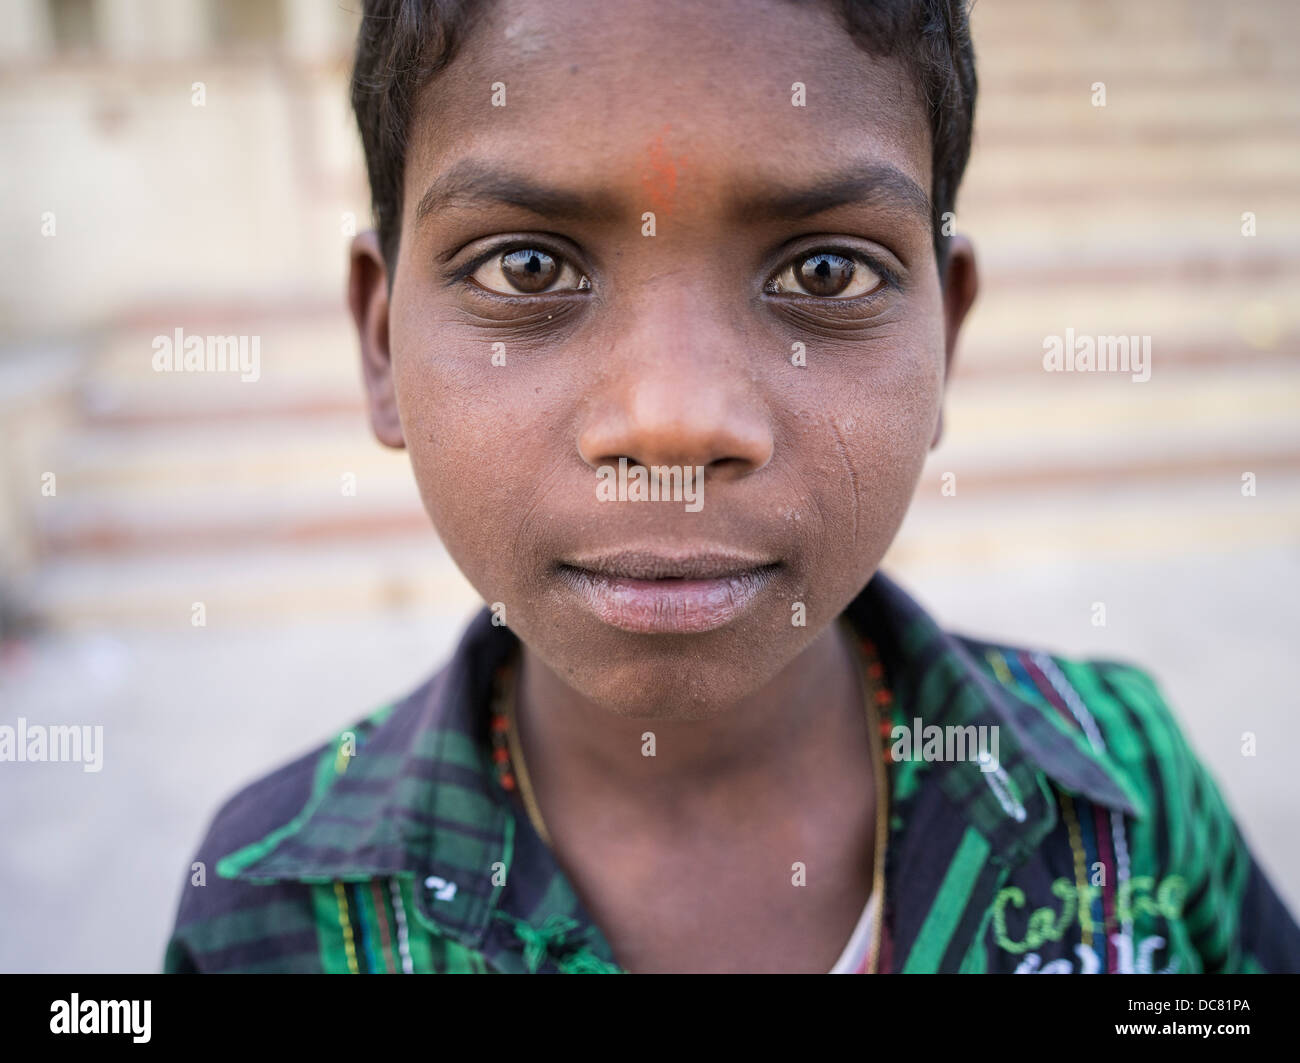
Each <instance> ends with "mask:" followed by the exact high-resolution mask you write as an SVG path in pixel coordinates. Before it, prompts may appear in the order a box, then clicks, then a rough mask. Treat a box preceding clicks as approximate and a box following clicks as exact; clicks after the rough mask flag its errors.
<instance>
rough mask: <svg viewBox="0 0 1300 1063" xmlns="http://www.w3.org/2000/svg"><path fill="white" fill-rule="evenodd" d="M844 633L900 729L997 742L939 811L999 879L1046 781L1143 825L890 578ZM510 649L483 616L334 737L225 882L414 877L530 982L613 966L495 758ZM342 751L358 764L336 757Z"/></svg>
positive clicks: (427, 897)
mask: <svg viewBox="0 0 1300 1063" xmlns="http://www.w3.org/2000/svg"><path fill="white" fill-rule="evenodd" d="M846 617H847V619H848V620H849V621H850V623H851V624H853V626H854V627H855V628H857V629H858V630H859V631H861V632H862V633H863V634H865V635H868V636H869V637H871V638H872V639H873V640H875V641H876V643H877V646H878V647H879V649H880V651H881V656H882V659H883V660H884V661H885V662H886V667H887V668H888V669H889V673H890V674H889V679H890V685H891V687H892V689H893V690H894V693H895V697H896V699H898V701H899V702H900V704H902V705H903V706H905V707H906V711H907V713H908V715H909V716H913V715H914V716H916V717H918V718H920V719H921V720H922V721H923V723H924V724H925V725H930V724H937V725H939V726H941V727H942V726H946V725H949V724H958V725H961V726H966V725H975V726H979V725H981V724H985V725H990V726H992V725H997V726H999V727H1000V728H1001V732H1000V743H999V744H1000V749H999V753H1000V757H999V760H1000V764H999V766H998V770H997V771H996V772H985V771H981V770H980V766H979V765H978V764H976V763H973V762H970V761H964V762H962V761H959V762H952V763H941V764H936V765H934V766H933V767H934V769H935V773H936V774H935V778H934V779H933V780H932V781H933V782H936V783H937V784H938V788H939V789H940V790H941V791H942V793H943V794H944V795H945V796H946V798H947V800H946V801H944V802H943V809H944V815H946V816H948V817H949V818H951V817H953V816H957V817H960V819H961V821H962V822H961V824H960V826H961V828H962V830H961V833H962V835H963V836H965V834H966V833H967V831H968V830H969V829H970V828H973V829H974V830H975V831H977V832H978V834H979V835H980V836H981V837H982V838H983V839H985V841H986V842H987V846H988V850H989V853H990V854H991V857H992V859H994V860H995V861H997V862H998V863H1000V864H1003V865H1006V866H1011V865H1014V864H1015V863H1018V862H1020V861H1021V860H1023V859H1024V858H1025V857H1026V856H1027V855H1028V853H1029V852H1030V851H1032V849H1033V848H1035V847H1036V846H1037V845H1038V844H1039V842H1040V841H1041V839H1042V837H1043V835H1044V834H1045V833H1046V832H1047V831H1048V830H1049V829H1050V828H1051V826H1052V825H1053V823H1054V822H1055V808H1054V804H1053V802H1052V800H1051V798H1050V794H1048V793H1047V792H1046V789H1045V788H1044V786H1043V785H1042V776H1043V775H1047V776H1050V777H1051V778H1053V779H1054V780H1056V781H1057V782H1058V783H1059V784H1060V785H1061V786H1063V787H1064V788H1066V789H1067V790H1069V791H1071V792H1075V793H1080V794H1084V795H1086V796H1087V797H1089V798H1091V799H1092V800H1094V801H1096V802H1098V803H1099V804H1102V805H1105V806H1107V807H1111V808H1114V809H1117V810H1120V811H1122V812H1123V813H1125V814H1127V815H1141V814H1143V809H1142V808H1141V803H1140V799H1139V798H1137V797H1136V795H1135V794H1134V793H1133V792H1132V791H1131V788H1129V787H1128V786H1126V784H1125V782H1124V780H1123V777H1122V775H1117V774H1116V773H1115V771H1114V769H1113V768H1112V767H1111V766H1109V765H1108V764H1107V763H1106V762H1105V760H1104V758H1103V757H1102V756H1100V755H1098V754H1096V753H1094V752H1092V751H1090V750H1088V749H1087V748H1085V746H1084V745H1083V744H1082V743H1081V742H1080V741H1079V740H1078V738H1077V736H1074V735H1072V734H1071V733H1070V732H1069V731H1068V730H1067V729H1065V728H1063V727H1061V726H1058V725H1055V724H1053V723H1051V722H1049V721H1050V716H1048V715H1047V714H1044V713H1043V711H1042V709H1041V708H1039V707H1037V706H1034V705H1032V704H1031V703H1029V702H1027V701H1025V700H1023V699H1022V698H1020V697H1019V696H1018V695H1016V694H1015V693H1014V692H1012V691H1011V690H1010V689H1008V688H1006V687H1004V686H1002V685H1001V684H999V683H998V682H997V681H996V680H994V679H992V678H990V676H989V675H988V673H987V671H986V670H985V669H984V668H982V667H980V665H979V663H978V662H977V661H976V659H975V656H974V651H973V647H974V645H975V644H974V643H972V642H970V641H969V640H964V639H961V638H958V637H956V636H954V635H951V634H949V633H947V632H945V631H943V630H942V629H941V628H940V627H939V626H938V625H937V624H936V623H935V622H934V620H933V619H932V618H931V617H929V616H928V615H927V614H926V613H925V611H924V610H922V609H921V607H920V606H919V605H917V604H916V603H915V602H914V601H913V600H912V599H911V598H910V597H908V595H906V594H905V593H904V592H903V591H902V590H901V589H900V588H899V587H898V586H897V585H896V584H894V583H893V582H892V581H891V580H890V579H888V578H887V577H886V576H884V575H883V574H882V573H877V575H876V576H875V577H874V578H873V579H872V580H871V582H870V583H869V584H868V585H867V587H866V588H865V589H864V590H863V592H862V593H861V594H860V595H859V596H858V597H857V598H856V599H855V600H854V601H853V602H852V603H851V605H850V607H849V608H848V610H846ZM517 645H518V643H517V639H516V637H515V636H514V635H513V634H512V633H511V632H510V631H509V630H508V629H507V628H505V627H500V626H496V625H494V624H493V623H492V618H491V614H490V613H489V611H488V610H486V609H484V610H483V611H482V612H480V613H479V614H478V615H477V616H476V617H475V618H474V619H473V621H472V622H471V623H470V624H469V626H468V628H467V629H466V631H465V634H464V635H463V637H462V639H461V641H460V644H459V646H458V647H457V649H456V651H455V653H454V655H453V656H452V658H451V660H450V662H449V663H448V664H447V666H446V667H445V668H444V669H443V670H442V671H441V672H439V673H438V675H436V676H435V677H434V678H433V679H431V680H429V681H428V682H427V683H425V684H424V685H423V686H422V687H420V688H419V689H418V690H417V691H415V692H414V693H413V694H411V695H410V696H409V697H407V698H406V699H405V700H404V701H403V702H401V703H400V704H398V705H395V706H390V707H387V708H385V709H383V710H381V711H380V712H378V713H376V714H375V715H374V716H372V717H370V718H369V719H368V720H366V721H365V722H363V723H362V724H360V725H358V726H357V727H355V728H353V729H352V730H351V731H349V732H344V733H343V734H342V735H340V736H339V740H338V748H339V749H340V752H339V754H338V755H337V756H329V755H326V756H323V757H322V758H321V760H320V762H319V767H318V769H317V773H316V779H315V785H314V788H313V793H312V796H311V798H310V800H309V801H308V803H307V805H306V806H305V807H304V808H303V809H302V810H301V811H300V812H299V813H298V815H297V816H295V817H294V819H293V820H291V821H290V822H289V823H287V824H286V825H285V826H283V827H281V828H280V829H278V830H276V831H274V832H272V833H271V834H270V835H268V836H267V837H265V838H263V839H261V840H260V841H258V842H256V843H254V844H252V845H249V846H247V847H245V848H243V849H241V850H239V851H237V852H235V853H232V854H230V855H229V856H227V857H225V858H224V859H223V860H221V861H220V862H219V864H218V867H217V870H218V873H219V874H221V875H222V876H223V877H227V878H235V879H241V880H244V881H249V882H276V881H285V880H292V881H300V882H308V883H312V882H322V883H323V882H332V881H364V880H368V879H371V878H376V877H386V876H394V875H395V876H409V877H410V878H411V879H412V880H413V881H412V884H413V888H414V893H415V898H416V913H415V914H416V918H417V919H418V920H419V921H420V922H422V923H424V924H425V925H426V926H427V927H429V928H430V929H433V930H435V931H436V932H438V933H440V934H442V935H444V936H448V937H450V938H452V939H453V940H455V941H457V942H459V943H460V944H462V945H465V946H466V947H469V948H473V949H475V950H478V951H481V952H484V953H485V954H487V955H488V956H489V959H491V958H492V957H493V956H497V957H499V958H501V960H502V962H503V963H504V962H505V959H506V957H507V956H509V955H516V956H517V954H518V952H519V948H518V940H519V939H520V938H523V939H524V941H525V945H526V947H525V949H524V953H525V959H526V960H527V961H528V963H529V964H530V969H532V968H535V967H536V966H537V964H538V963H541V962H544V960H545V957H547V956H548V955H550V954H552V953H554V954H557V955H564V954H567V955H569V956H576V957H580V958H581V960H582V962H587V961H590V963H591V964H593V965H594V966H596V967H599V966H600V965H601V964H602V963H603V964H609V963H611V962H612V956H611V951H610V949H609V946H608V944H607V943H606V942H605V941H604V939H603V936H602V935H601V934H600V932H599V930H597V929H596V928H595V926H594V923H593V922H592V920H591V919H590V918H589V917H588V915H587V913H586V912H585V911H584V910H583V908H582V905H581V902H580V901H579V900H578V898H577V897H576V895H575V894H574V892H573V890H572V888H571V886H570V884H569V883H568V881H567V879H566V877H565V876H564V874H563V873H562V871H561V870H560V869H559V867H558V866H557V864H556V863H555V861H554V858H553V855H552V854H551V851H550V850H549V849H548V848H547V847H546V846H545V845H544V844H543V843H542V842H541V840H540V839H539V838H537V837H536V834H535V832H533V831H532V830H531V828H530V827H529V826H528V824H527V821H526V820H521V819H520V818H519V817H518V816H517V815H516V814H515V812H514V811H513V808H512V806H511V805H510V804H509V803H508V801H507V800H506V798H505V795H504V794H503V792H502V791H501V789H500V787H499V785H498V783H497V781H496V778H495V775H494V773H493V770H492V765H491V762H490V760H489V753H488V750H489V748H490V743H489V741H488V732H487V727H488V723H487V715H488V713H487V706H488V702H489V698H490V691H491V682H492V678H493V676H494V674H495V672H496V669H497V668H498V667H499V666H500V665H501V664H502V663H503V661H504V660H505V659H506V657H507V656H508V655H509V654H510V653H512V652H513V651H514V649H515V648H516V646H517ZM349 741H351V742H353V743H354V744H355V753H354V754H353V755H345V753H344V752H342V751H343V750H346V749H347V743H348V742H349ZM929 789H930V790H934V789H935V788H934V787H930V788H929ZM936 814H937V813H936ZM891 885H892V884H891ZM530 935H531V937H530ZM530 942H531V944H530Z"/></svg>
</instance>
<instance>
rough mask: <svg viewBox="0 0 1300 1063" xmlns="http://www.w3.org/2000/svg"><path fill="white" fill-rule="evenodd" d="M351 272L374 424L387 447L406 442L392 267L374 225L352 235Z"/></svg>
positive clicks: (350, 291)
mask: <svg viewBox="0 0 1300 1063" xmlns="http://www.w3.org/2000/svg"><path fill="white" fill-rule="evenodd" d="M350 258H351V261H350V269H349V273H348V308H349V309H350V310H351V311H352V321H353V323H354V324H355V325H356V327H357V338H358V339H359V340H360V341H361V370H362V374H363V376H364V378H365V382H366V394H367V397H368V400H369V406H370V427H371V428H372V429H373V430H374V433H375V438H376V439H378V440H379V442H381V443H383V444H384V446H387V447H397V448H401V447H404V446H405V445H406V441H405V439H403V437H402V422H401V420H400V419H399V417H398V413H397V392H396V390H395V389H394V387H393V361H392V352H391V351H390V350H389V349H388V267H387V266H386V265H385V264H384V256H383V254H382V253H381V252H380V250H379V237H378V235H377V234H376V233H375V231H374V230H373V229H370V230H367V231H366V232H363V233H358V234H357V235H356V236H355V237H353V239H352V251H351V256H350Z"/></svg>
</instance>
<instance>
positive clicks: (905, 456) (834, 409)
mask: <svg viewBox="0 0 1300 1063" xmlns="http://www.w3.org/2000/svg"><path fill="white" fill-rule="evenodd" d="M939 365H940V360H939V359H938V358H931V356H930V354H929V353H928V352H927V351H925V350H920V351H916V352H914V353H911V354H907V355H903V354H901V353H900V352H898V351H897V349H895V354H894V355H893V356H892V357H891V359H889V360H888V361H885V362H881V363H878V364H867V363H863V362H862V361H859V362H858V363H857V368H856V370H852V371H846V372H844V373H843V374H841V376H840V379H839V380H838V381H837V383H836V386H835V387H834V388H833V389H832V392H831V394H834V395H835V396H836V398H835V401H834V402H833V404H831V405H829V406H828V407H826V408H824V409H823V411H822V413H821V415H820V416H819V417H817V418H815V419H810V420H809V422H808V424H807V430H806V432H807V434H806V436H805V439H804V441H803V446H805V447H806V448H807V449H808V451H810V452H812V453H815V454H816V455H818V460H816V461H815V462H814V463H813V465H812V473H813V475H812V476H811V477H810V479H813V480H815V481H816V484H817V485H816V487H814V488H813V490H814V491H815V492H816V494H817V499H816V502H817V507H818V511H819V514H820V516H821V519H822V522H823V524H824V528H823V533H824V534H823V535H822V536H820V537H819V539H820V547H819V549H820V551H821V552H822V553H823V554H824V555H827V557H826V559H825V562H824V564H823V571H830V570H832V569H834V568H837V567H838V566H837V565H833V564H831V561H832V560H833V559H834V558H837V557H838V558H840V559H844V558H849V557H851V558H853V559H854V564H853V565H852V566H847V565H846V566H844V567H845V568H846V569H849V570H850V571H846V573H845V575H846V576H848V577H850V578H851V579H852V580H857V579H859V578H862V577H865V575H866V574H867V573H869V572H870V571H872V570H874V568H875V566H876V565H878V564H879V562H880V559H881V558H882V557H883V556H884V553H885V551H886V550H887V549H888V547H889V545H890V543H891V542H892V540H893V538H894V535H895V534H896V533H897V531H898V528H899V526H900V525H901V524H902V521H903V518H904V516H905V515H906V513H907V508H908V506H909V504H910V502H911V499H912V495H913V493H914V491H915V490H916V484H917V481H918V480H919V478H920V475H921V470H922V468H923V467H924V464H925V459H926V455H927V453H928V452H929V446H930V441H931V439H932V438H933V436H934V428H935V424H936V421H937V418H938V412H939V405H940V398H941V394H942V378H941V375H940V372H941V370H940V368H939Z"/></svg>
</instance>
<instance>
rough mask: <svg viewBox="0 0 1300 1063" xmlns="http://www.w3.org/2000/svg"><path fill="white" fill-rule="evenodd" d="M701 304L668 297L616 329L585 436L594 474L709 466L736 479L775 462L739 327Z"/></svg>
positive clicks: (583, 447)
mask: <svg viewBox="0 0 1300 1063" xmlns="http://www.w3.org/2000/svg"><path fill="white" fill-rule="evenodd" d="M716 318H717V315H716V314H710V313H709V311H708V310H707V308H704V307H702V306H701V305H700V301H699V300H689V299H675V300H670V299H666V298H661V299H658V300H656V301H655V303H654V305H653V306H652V307H648V308H647V309H645V310H643V311H642V312H640V313H639V314H637V315H636V318H635V320H634V322H633V323H632V324H631V325H630V327H626V328H622V329H619V330H617V332H618V335H617V338H616V339H615V340H614V341H613V344H612V346H613V347H614V348H615V349H614V353H613V354H612V356H611V358H610V359H609V360H608V361H607V362H606V366H605V370H606V371H605V373H603V374H602V380H601V381H600V382H599V383H598V384H597V388H596V392H595V394H594V396H593V401H592V402H591V403H590V404H589V405H588V407H587V412H586V414H585V416H584V419H583V420H582V422H581V424H580V427H579V432H578V452H579V453H580V454H581V456H582V459H583V461H585V462H586V463H587V464H588V465H590V466H592V467H593V468H598V467H599V466H602V465H612V464H616V463H617V462H618V459H619V458H627V459H628V462H629V464H636V465H646V466H649V465H682V466H685V465H691V466H702V467H703V468H704V469H705V472H706V475H707V476H709V477H712V478H714V479H717V478H719V477H721V478H725V479H737V478H740V477H743V476H747V475H750V474H751V473H754V472H757V471H758V470H759V469H761V468H763V466H765V465H766V464H767V463H768V462H769V461H770V460H771V458H772V449H773V434H772V424H771V418H770V415H769V411H768V409H767V406H766V403H765V402H764V401H763V399H762V396H761V394H760V392H759V387H758V384H757V377H756V374H755V373H754V371H753V366H752V365H750V364H749V363H748V359H747V358H746V357H744V355H743V353H742V350H741V348H742V347H743V344H741V343H740V342H738V337H737V336H736V335H735V333H734V329H732V328H729V327H727V325H726V323H725V321H719V320H717V319H716Z"/></svg>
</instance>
